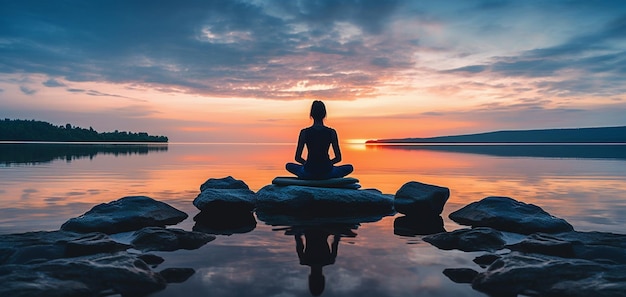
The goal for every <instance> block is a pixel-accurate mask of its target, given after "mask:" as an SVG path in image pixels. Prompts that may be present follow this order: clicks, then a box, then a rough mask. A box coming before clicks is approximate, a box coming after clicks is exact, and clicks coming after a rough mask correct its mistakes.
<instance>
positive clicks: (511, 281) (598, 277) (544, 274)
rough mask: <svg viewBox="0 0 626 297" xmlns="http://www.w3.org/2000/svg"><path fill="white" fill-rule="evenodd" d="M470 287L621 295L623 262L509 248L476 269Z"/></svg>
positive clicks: (625, 278) (510, 292)
mask: <svg viewBox="0 0 626 297" xmlns="http://www.w3.org/2000/svg"><path fill="white" fill-rule="evenodd" d="M472 287H473V288H474V289H476V290H478V291H481V292H484V293H487V294H488V295H490V296H517V295H518V294H524V295H531V296H581V297H582V296H624V292H626V266H625V265H611V264H604V263H599V262H593V261H589V260H582V259H565V258H560V257H554V256H547V255H539V254H521V253H518V252H512V253H510V254H506V255H503V256H502V257H501V258H500V259H498V260H496V261H495V262H493V264H491V265H490V266H489V267H488V268H487V270H486V271H484V272H481V273H479V274H478V275H477V276H476V278H474V280H473V282H472Z"/></svg>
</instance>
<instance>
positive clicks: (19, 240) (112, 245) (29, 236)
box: [0, 231, 130, 264]
mask: <svg viewBox="0 0 626 297" xmlns="http://www.w3.org/2000/svg"><path fill="white" fill-rule="evenodd" d="M129 247H130V246H129V245H126V244H122V243H118V242H116V241H114V240H112V239H111V238H109V236H108V235H106V234H103V233H88V234H82V233H75V232H69V231H38V232H27V233H19V234H6V235H0V264H28V263H35V262H44V261H48V260H53V259H59V258H66V257H76V256H82V255H89V254H97V253H113V252H117V251H123V250H126V249H128V248H129Z"/></svg>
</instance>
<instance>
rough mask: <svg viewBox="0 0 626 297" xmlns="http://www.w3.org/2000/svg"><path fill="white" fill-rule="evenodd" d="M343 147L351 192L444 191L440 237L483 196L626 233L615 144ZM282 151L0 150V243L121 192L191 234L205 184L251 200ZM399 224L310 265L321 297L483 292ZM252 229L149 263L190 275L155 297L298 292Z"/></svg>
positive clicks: (273, 238)
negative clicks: (177, 217)
mask: <svg viewBox="0 0 626 297" xmlns="http://www.w3.org/2000/svg"><path fill="white" fill-rule="evenodd" d="M342 148H343V153H344V160H345V161H347V162H350V163H352V164H354V166H355V168H356V169H355V172H354V174H353V176H354V177H356V178H358V179H359V180H360V181H361V184H362V185H363V187H364V188H377V189H379V190H381V191H383V192H384V193H389V194H393V193H395V191H396V190H397V189H398V188H400V186H402V184H404V183H406V182H408V181H420V182H424V183H429V184H435V185H440V186H445V187H448V188H450V191H451V196H450V199H449V201H448V203H447V205H446V208H445V209H444V213H443V216H442V217H443V227H444V228H445V229H446V230H448V231H451V230H454V229H458V228H461V226H458V225H456V224H455V223H454V222H452V221H450V220H449V219H448V218H447V216H448V214H449V213H450V212H452V211H454V210H457V209H459V208H460V207H462V206H463V205H466V204H468V203H470V202H473V201H477V200H480V199H482V198H484V197H486V196H493V195H499V196H509V197H512V198H515V199H517V200H520V201H524V202H527V203H533V204H537V205H539V206H541V207H542V208H543V209H545V210H546V211H548V212H550V213H551V214H553V215H555V216H558V217H561V218H564V219H566V220H567V221H569V222H570V223H571V224H572V225H574V228H575V229H576V230H579V231H592V230H596V231H606V232H616V233H623V230H622V229H623V226H624V225H626V146H623V145H614V146H577V145H569V146H547V145H542V146H375V147H371V146H364V145H343V147H342ZM293 150H294V146H293V145H291V144H289V145H283V144H263V145H259V144H254V145H241V144H239V145H233V144H169V145H112V144H109V145H88V144H82V145H66V144H29V145H26V144H7V143H2V144H0V233H3V234H4V233H17V232H27V231H36V230H55V229H58V228H59V227H60V226H61V224H62V223H63V222H65V221H66V220H67V219H68V218H71V217H74V216H78V215H81V214H83V213H84V212H86V211H87V210H89V209H90V208H91V207H93V206H94V205H95V204H98V203H102V202H109V201H112V200H116V199H118V198H121V197H123V196H129V195H146V196H150V197H152V198H155V199H158V200H162V201H165V202H167V203H169V204H171V205H173V206H174V207H177V208H179V209H181V210H183V211H185V212H187V213H188V214H189V215H190V218H189V219H187V220H186V221H184V222H182V223H181V224H179V225H178V226H176V227H178V228H182V229H185V230H191V229H192V228H193V226H194V221H193V220H192V219H191V218H192V217H193V216H194V215H196V214H197V213H198V211H197V210H196V209H195V207H193V205H192V204H191V201H192V200H193V199H194V198H195V197H196V195H197V194H198V193H199V186H200V184H202V183H203V182H204V181H205V180H206V179H208V178H210V177H224V176H227V175H232V176H233V177H235V178H237V179H242V180H244V181H245V182H246V183H247V184H248V185H249V186H250V188H251V189H253V190H255V191H256V190H258V189H260V188H261V187H263V186H265V185H267V184H269V183H270V182H271V180H272V178H273V177H275V176H278V175H286V172H285V171H284V169H283V164H284V163H285V162H287V161H290V160H291V159H292V157H293V153H294V152H293ZM401 217H402V216H401V215H396V216H390V217H385V218H382V219H381V220H379V221H377V222H370V223H362V224H361V225H360V226H358V228H357V229H355V230H353V231H354V233H356V235H354V234H352V235H349V236H344V237H341V238H340V240H339V242H338V244H337V256H336V258H335V261H334V264H330V265H327V266H324V268H323V274H324V276H325V288H324V291H323V294H322V296H359V297H362V296H405V295H406V296H415V295H419V296H484V295H483V294H481V293H479V292H476V291H473V290H472V289H471V287H470V286H469V285H465V284H455V283H453V282H452V281H450V280H449V279H448V278H447V277H445V276H444V275H443V274H442V271H443V269H445V268H461V267H467V268H473V269H475V270H481V268H480V267H478V266H477V265H475V264H474V263H473V262H472V259H473V258H474V257H475V256H477V255H480V254H482V253H465V252H459V251H441V250H438V249H437V248H435V247H433V246H431V245H430V244H428V243H425V242H423V241H422V240H421V239H420V236H419V235H417V236H400V235H396V233H400V234H405V233H406V230H404V231H401V230H399V229H396V230H394V222H395V223H396V225H397V226H399V225H400V224H401V223H402V218H401ZM255 220H256V221H257V222H256V225H254V224H252V225H251V226H250V224H248V227H249V228H243V229H241V228H240V229H238V230H231V231H232V232H231V233H233V234H231V235H217V239H216V240H214V241H212V242H210V243H208V244H207V245H205V246H204V247H202V248H200V249H197V250H193V251H176V252H162V253H159V254H161V255H162V256H163V257H164V258H165V259H166V262H164V263H163V264H161V265H160V266H159V267H158V268H157V270H159V269H162V268H167V267H192V268H194V269H195V270H196V273H195V274H194V275H193V276H192V277H191V278H190V279H189V280H187V281H186V282H184V283H182V284H172V285H170V286H168V288H167V289H166V290H164V291H161V292H158V293H156V294H154V296H181V295H185V296H311V293H309V274H310V270H311V269H310V267H309V266H305V265H300V260H299V258H298V253H297V248H296V239H295V238H296V237H295V236H294V233H297V231H298V230H292V229H288V228H286V227H289V226H269V225H266V224H265V223H264V222H263V221H261V220H258V218H255ZM253 222H254V221H253ZM349 227H351V226H334V227H333V228H335V229H337V228H339V229H344V231H345V230H348V229H349ZM309 231H310V230H309ZM394 231H395V232H394ZM409 231H410V230H409ZM344 233H346V234H347V233H349V232H344ZM332 238H333V237H332V236H329V238H328V242H329V243H330V242H331V241H332ZM121 240H123V238H121Z"/></svg>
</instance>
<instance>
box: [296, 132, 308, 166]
mask: <svg viewBox="0 0 626 297" xmlns="http://www.w3.org/2000/svg"><path fill="white" fill-rule="evenodd" d="M304 142H305V139H304V130H300V135H298V146H297V147H296V162H298V163H300V164H302V165H304V163H306V160H305V159H304V158H302V152H303V151H304Z"/></svg>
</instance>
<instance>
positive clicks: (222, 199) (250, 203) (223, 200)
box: [193, 176, 256, 211]
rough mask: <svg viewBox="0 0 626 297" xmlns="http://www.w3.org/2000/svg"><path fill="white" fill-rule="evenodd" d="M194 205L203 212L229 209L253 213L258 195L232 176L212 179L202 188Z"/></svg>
mask: <svg viewBox="0 0 626 297" xmlns="http://www.w3.org/2000/svg"><path fill="white" fill-rule="evenodd" d="M193 205H194V206H195V207H197V208H198V209H199V210H201V211H211V210H213V209H217V208H229V209H237V210H242V211H252V210H253V209H254V207H255V205H256V195H255V194H254V192H253V191H251V190H250V188H249V187H248V185H246V183H245V182H243V181H241V180H237V179H234V178H233V177H231V176H228V177H225V178H210V179H209V180H207V181H206V182H205V183H204V184H202V185H201V186H200V194H198V196H197V197H196V199H194V200H193Z"/></svg>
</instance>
